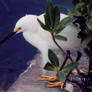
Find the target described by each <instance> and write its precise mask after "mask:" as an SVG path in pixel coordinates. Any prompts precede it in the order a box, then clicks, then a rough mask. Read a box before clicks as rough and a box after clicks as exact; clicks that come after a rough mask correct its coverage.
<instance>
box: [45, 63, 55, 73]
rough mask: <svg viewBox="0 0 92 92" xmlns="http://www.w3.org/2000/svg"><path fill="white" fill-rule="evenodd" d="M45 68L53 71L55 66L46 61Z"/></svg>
mask: <svg viewBox="0 0 92 92" xmlns="http://www.w3.org/2000/svg"><path fill="white" fill-rule="evenodd" d="M44 69H45V70H48V71H54V70H55V67H54V66H53V65H52V64H51V63H49V62H48V63H47V64H46V65H45V67H44Z"/></svg>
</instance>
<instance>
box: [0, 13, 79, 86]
mask: <svg viewBox="0 0 92 92" xmlns="http://www.w3.org/2000/svg"><path fill="white" fill-rule="evenodd" d="M43 15H44V14H42V15H40V16H36V15H26V16H24V17H22V18H20V19H19V20H18V22H17V23H16V25H15V28H14V31H13V33H11V34H10V35H8V37H6V38H5V39H4V40H2V41H1V42H0V44H2V43H4V42H5V41H6V40H7V39H9V38H10V37H11V36H13V35H14V34H15V33H16V34H17V33H20V32H22V33H23V36H24V38H25V40H26V41H27V42H29V43H30V44H32V45H33V46H35V47H36V48H37V49H39V50H40V52H41V57H42V64H40V65H41V66H42V67H44V65H45V64H46V63H47V62H48V61H49V59H48V49H56V48H57V46H56V44H55V43H54V42H53V39H52V36H51V34H50V32H48V31H45V30H43V29H42V28H41V27H40V24H39V23H38V21H37V18H38V19H40V20H41V21H42V22H43V23H44V17H43ZM60 17H61V18H60V20H62V19H63V18H65V17H67V15H65V14H60ZM79 31H80V29H79V28H77V27H75V25H73V24H71V25H69V26H67V27H65V28H64V29H63V31H62V32H61V33H59V35H62V36H65V37H67V39H68V40H67V41H60V40H56V41H57V43H58V44H59V45H60V46H61V47H62V48H64V49H65V48H66V49H73V48H75V47H79V46H81V40H80V39H79V38H78V37H77V34H78V32H79ZM41 77H42V78H43V79H41V78H39V80H48V81H54V80H57V77H56V76H54V77H53V76H52V77H51V76H41ZM63 85H64V83H62V82H56V83H51V84H50V85H49V87H55V86H61V88H62V87H63Z"/></svg>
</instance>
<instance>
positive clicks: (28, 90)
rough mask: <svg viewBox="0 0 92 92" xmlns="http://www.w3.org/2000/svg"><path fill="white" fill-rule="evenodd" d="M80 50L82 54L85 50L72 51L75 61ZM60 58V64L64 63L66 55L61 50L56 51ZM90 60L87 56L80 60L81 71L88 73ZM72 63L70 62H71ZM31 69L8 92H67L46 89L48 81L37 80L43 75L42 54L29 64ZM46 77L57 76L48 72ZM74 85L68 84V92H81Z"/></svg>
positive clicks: (57, 89) (64, 91) (57, 88)
mask: <svg viewBox="0 0 92 92" xmlns="http://www.w3.org/2000/svg"><path fill="white" fill-rule="evenodd" d="M77 50H79V51H81V52H82V53H84V52H83V50H82V49H81V48H77V49H75V50H72V51H71V52H72V55H71V56H72V58H73V59H75V56H76V55H77V54H76V51H77ZM55 52H56V54H57V56H58V58H59V59H60V63H62V61H63V59H64V55H62V53H60V51H59V50H55ZM87 61H88V58H87V57H86V55H85V54H83V56H82V58H81V59H80V65H79V69H81V70H82V71H83V72H87V70H88V63H87ZM69 62H70V61H69ZM28 64H29V67H28V68H27V70H25V71H24V72H23V73H22V74H21V75H20V76H19V78H18V79H17V80H16V81H15V83H14V84H13V85H12V86H11V87H10V88H9V89H8V91H7V92H67V91H66V90H61V89H60V88H59V87H56V88H46V85H47V81H38V80H37V78H38V77H39V76H40V75H41V74H43V71H42V67H41V66H40V65H41V58H40V54H38V55H37V56H36V57H35V58H34V59H33V60H32V61H29V62H28ZM46 75H55V74H54V73H53V72H46ZM73 86H74V85H72V83H67V84H66V89H67V90H68V92H81V90H80V89H79V88H78V87H77V86H76V87H73Z"/></svg>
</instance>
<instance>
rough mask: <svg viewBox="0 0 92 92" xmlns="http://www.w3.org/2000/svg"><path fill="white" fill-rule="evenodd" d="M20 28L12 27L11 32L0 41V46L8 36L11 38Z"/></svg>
mask: <svg viewBox="0 0 92 92" xmlns="http://www.w3.org/2000/svg"><path fill="white" fill-rule="evenodd" d="M20 30H21V28H17V29H14V31H13V32H12V33H10V34H9V35H8V36H7V37H5V38H4V39H3V40H2V41H0V46H1V45H2V44H3V43H4V42H6V41H7V40H8V39H9V38H11V37H12V36H13V35H14V34H15V33H16V32H18V31H20Z"/></svg>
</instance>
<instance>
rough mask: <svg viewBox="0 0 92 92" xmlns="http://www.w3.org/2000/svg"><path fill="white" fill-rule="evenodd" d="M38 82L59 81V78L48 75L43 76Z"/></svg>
mask: <svg viewBox="0 0 92 92" xmlns="http://www.w3.org/2000/svg"><path fill="white" fill-rule="evenodd" d="M38 80H41V81H43V80H45V81H52V82H53V81H57V80H58V78H57V77H56V76H47V75H41V76H40V78H38Z"/></svg>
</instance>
